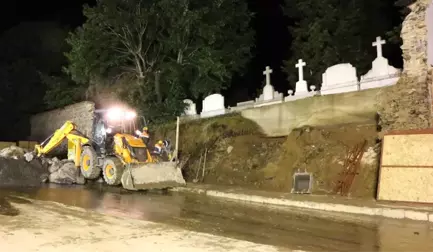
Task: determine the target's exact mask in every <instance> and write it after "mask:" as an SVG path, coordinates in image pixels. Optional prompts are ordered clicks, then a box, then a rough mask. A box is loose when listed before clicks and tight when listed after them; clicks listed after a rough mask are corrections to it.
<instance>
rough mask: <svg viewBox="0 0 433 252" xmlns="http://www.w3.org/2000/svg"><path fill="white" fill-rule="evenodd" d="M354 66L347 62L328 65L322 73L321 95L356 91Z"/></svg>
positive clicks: (357, 88) (356, 81) (356, 82)
mask: <svg viewBox="0 0 433 252" xmlns="http://www.w3.org/2000/svg"><path fill="white" fill-rule="evenodd" d="M358 90H359V85H358V77H357V76H356V68H355V67H353V66H352V65H351V64H349V63H343V64H338V65H335V66H332V67H329V68H328V69H327V70H326V72H325V73H323V74H322V88H321V90H320V93H321V94H322V95H327V94H338V93H345V92H353V91H358Z"/></svg>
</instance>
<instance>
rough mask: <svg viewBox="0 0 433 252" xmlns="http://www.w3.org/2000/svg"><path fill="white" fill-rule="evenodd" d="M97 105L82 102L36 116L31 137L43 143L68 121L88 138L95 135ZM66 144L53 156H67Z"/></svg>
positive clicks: (57, 149) (31, 121)
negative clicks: (94, 119)
mask: <svg viewBox="0 0 433 252" xmlns="http://www.w3.org/2000/svg"><path fill="white" fill-rule="evenodd" d="M94 112H95V104H94V103H93V102H88V101H85V102H80V103H76V104H72V105H69V106H66V107H64V108H60V109H55V110H51V111H47V112H44V113H40V114H36V115H34V116H32V117H31V119H30V132H31V133H30V137H29V139H30V140H32V141H37V142H39V143H40V142H41V141H43V140H45V139H46V138H47V137H49V136H50V135H51V134H53V133H54V132H55V131H56V130H57V129H59V128H60V127H61V126H62V125H63V123H64V122H65V121H67V120H70V121H72V122H74V123H75V124H76V125H77V127H78V130H80V131H81V132H82V133H84V134H85V135H86V136H88V137H92V135H93V132H92V131H93V117H94ZM66 142H67V141H65V143H63V144H62V145H61V146H59V147H57V148H56V151H53V155H61V154H66V150H67V147H66V146H67V145H66Z"/></svg>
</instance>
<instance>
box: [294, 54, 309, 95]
mask: <svg viewBox="0 0 433 252" xmlns="http://www.w3.org/2000/svg"><path fill="white" fill-rule="evenodd" d="M306 65H307V64H306V63H305V62H304V61H303V60H302V59H299V60H298V64H296V65H295V67H296V68H298V76H299V79H298V81H297V82H296V93H308V88H307V87H308V86H307V82H306V81H305V80H304V66H306Z"/></svg>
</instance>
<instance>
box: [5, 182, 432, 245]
mask: <svg viewBox="0 0 433 252" xmlns="http://www.w3.org/2000/svg"><path fill="white" fill-rule="evenodd" d="M22 197H24V199H23V198H22ZM5 198H6V199H7V202H9V203H10V204H11V206H12V207H15V208H16V210H17V211H19V212H18V213H17V212H15V214H7V215H0V242H1V244H2V246H3V244H8V245H7V246H9V247H6V248H10V249H9V250H7V251H17V250H16V249H19V251H36V250H34V249H37V248H39V249H41V250H43V251H51V250H52V251H54V250H56V251H59V250H66V251H86V250H88V251H94V250H93V249H95V248H98V249H101V250H100V251H115V250H116V251H119V250H120V251H121V250H123V248H126V247H127V246H129V247H128V249H129V250H131V249H130V248H132V251H134V249H135V248H137V249H140V251H141V250H143V249H146V248H148V249H150V251H159V250H160V249H170V250H172V251H183V249H185V251H187V250H188V251H210V250H212V251H290V250H293V249H296V250H307V251H433V243H432V242H431V241H432V240H433V231H432V227H431V226H430V225H428V224H420V223H416V222H410V221H393V220H385V219H379V218H364V217H362V218H361V217H353V216H348V215H341V214H338V215H336V214H331V213H329V214H327V213H323V212H315V211H308V212H306V211H304V210H302V212H300V211H299V210H297V209H287V208H276V207H275V208H268V207H263V206H258V205H251V204H245V203H244V204H241V203H238V202H229V201H221V200H216V199H214V198H205V197H204V196H199V195H186V194H176V193H163V192H158V193H154V192H151V193H131V192H125V191H123V190H121V189H117V188H102V187H94V188H86V187H51V188H49V187H46V188H39V189H38V190H34V189H21V190H16V189H14V190H3V199H5ZM6 212H7V211H6ZM9 213H10V212H9ZM23 239H25V240H26V241H27V240H28V241H29V242H28V243H31V244H32V246H29V247H20V246H24V245H23V244H22V242H21V243H20V242H19V241H22V240H23ZM95 242H96V243H95ZM92 243H95V244H97V245H95V246H98V247H92V246H93V245H91V244H92ZM144 244H146V245H144ZM101 246H102V247H101ZM134 246H136V247H134ZM146 246H150V247H146ZM194 249H196V250H194Z"/></svg>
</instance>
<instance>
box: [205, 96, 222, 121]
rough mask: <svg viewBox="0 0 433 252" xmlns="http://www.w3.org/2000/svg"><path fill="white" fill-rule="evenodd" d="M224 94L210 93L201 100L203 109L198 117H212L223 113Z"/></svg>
mask: <svg viewBox="0 0 433 252" xmlns="http://www.w3.org/2000/svg"><path fill="white" fill-rule="evenodd" d="M225 112H226V109H225V107H224V96H222V95H220V94H212V95H209V96H207V97H206V98H205V99H204V100H203V110H202V112H201V113H200V117H202V118H205V117H212V116H218V115H223V114H225Z"/></svg>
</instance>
